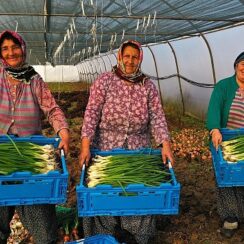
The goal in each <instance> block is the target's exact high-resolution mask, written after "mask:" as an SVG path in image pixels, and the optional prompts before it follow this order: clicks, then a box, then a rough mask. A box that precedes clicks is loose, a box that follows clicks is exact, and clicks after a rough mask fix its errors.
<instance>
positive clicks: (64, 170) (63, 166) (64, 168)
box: [60, 149, 68, 174]
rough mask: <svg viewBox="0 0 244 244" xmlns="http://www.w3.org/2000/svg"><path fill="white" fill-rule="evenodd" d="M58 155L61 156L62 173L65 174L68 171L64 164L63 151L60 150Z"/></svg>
mask: <svg viewBox="0 0 244 244" xmlns="http://www.w3.org/2000/svg"><path fill="white" fill-rule="evenodd" d="M60 154H61V162H62V168H63V172H64V173H66V174H67V173H68V170H67V166H66V164H65V154H64V150H63V149H61V150H60Z"/></svg>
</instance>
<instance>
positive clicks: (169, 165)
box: [167, 160, 177, 185]
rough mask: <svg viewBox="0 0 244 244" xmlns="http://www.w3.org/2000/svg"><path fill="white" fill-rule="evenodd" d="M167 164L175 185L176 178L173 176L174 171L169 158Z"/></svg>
mask: <svg viewBox="0 0 244 244" xmlns="http://www.w3.org/2000/svg"><path fill="white" fill-rule="evenodd" d="M167 164H168V167H169V172H170V173H171V176H172V179H173V182H174V185H177V180H176V178H175V173H174V171H173V166H172V164H171V162H170V161H169V160H168V161H167Z"/></svg>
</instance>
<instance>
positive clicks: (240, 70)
mask: <svg viewBox="0 0 244 244" xmlns="http://www.w3.org/2000/svg"><path fill="white" fill-rule="evenodd" d="M236 78H237V81H238V82H239V83H241V84H242V85H244V60H243V61H241V62H239V63H238V64H237V65H236Z"/></svg>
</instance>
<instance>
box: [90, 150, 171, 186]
mask: <svg viewBox="0 0 244 244" xmlns="http://www.w3.org/2000/svg"><path fill="white" fill-rule="evenodd" d="M170 181H171V177H170V172H169V171H168V170H166V169H165V167H164V165H163V163H162V158H161V155H149V154H134V155H128V154H127V155H111V156H105V157H102V156H99V155H97V156H96V157H95V158H93V159H92V164H91V166H90V167H89V168H88V171H87V185H88V187H95V186H97V185H99V184H109V185H112V186H114V187H116V186H120V187H125V186H127V185H128V184H143V185H145V186H159V185H160V184H162V183H165V182H170Z"/></svg>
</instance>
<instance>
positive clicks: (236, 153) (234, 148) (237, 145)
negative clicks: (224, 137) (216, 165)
mask: <svg viewBox="0 0 244 244" xmlns="http://www.w3.org/2000/svg"><path fill="white" fill-rule="evenodd" d="M221 145H222V149H223V155H224V159H225V160H226V161H229V162H238V161H242V160H244V136H238V137H235V138H233V139H231V140H228V141H223V142H222V144H221Z"/></svg>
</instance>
